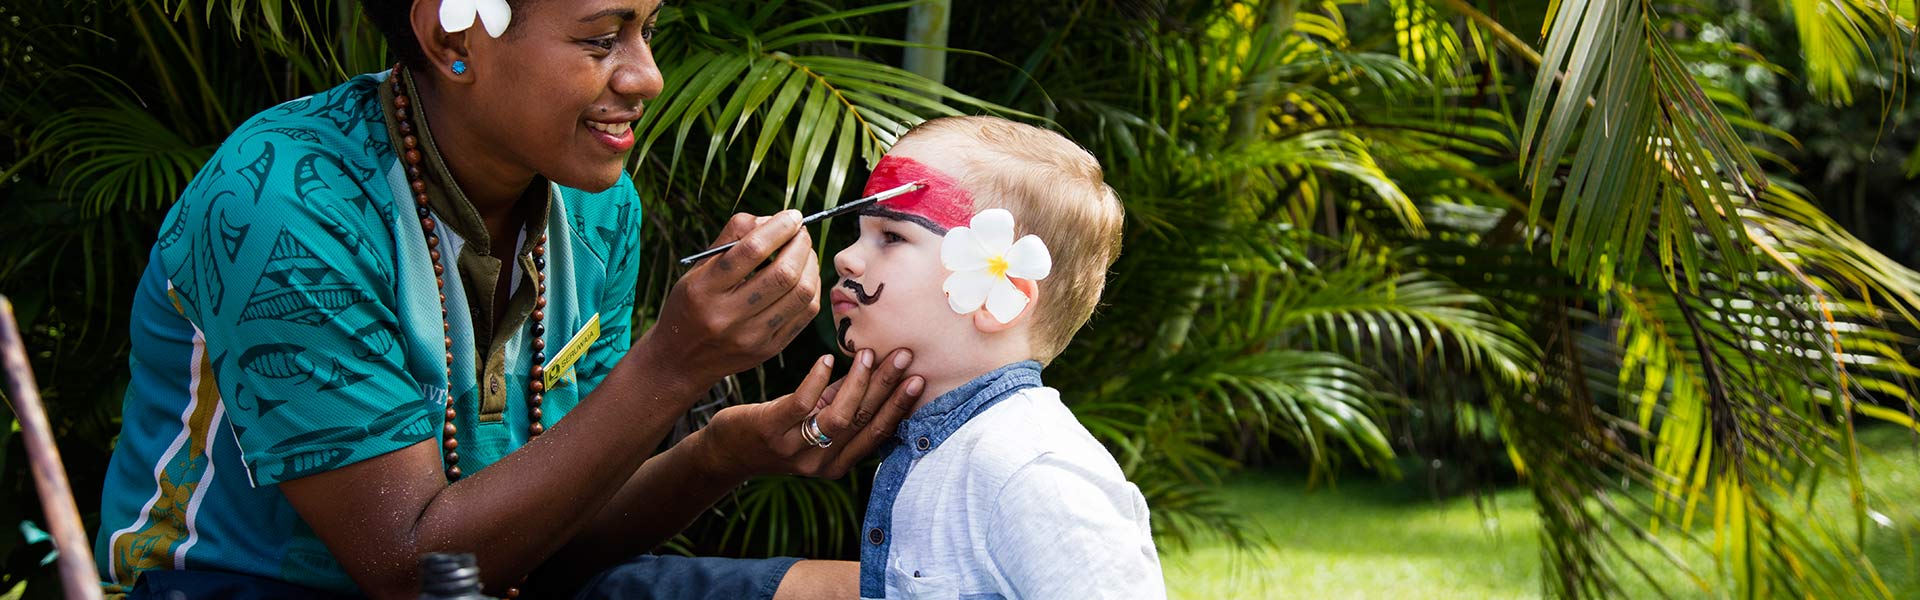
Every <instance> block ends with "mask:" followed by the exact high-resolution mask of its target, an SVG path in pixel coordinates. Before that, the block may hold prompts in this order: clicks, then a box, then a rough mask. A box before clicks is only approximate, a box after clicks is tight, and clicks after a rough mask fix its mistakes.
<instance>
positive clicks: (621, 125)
mask: <svg viewBox="0 0 1920 600" xmlns="http://www.w3.org/2000/svg"><path fill="white" fill-rule="evenodd" d="M587 129H588V130H590V131H592V132H593V137H594V138H595V139H598V140H600V143H602V144H606V145H607V147H608V148H612V149H613V151H614V152H626V151H627V150H630V149H632V148H633V122H632V121H621V122H617V123H603V122H600V121H587Z"/></svg>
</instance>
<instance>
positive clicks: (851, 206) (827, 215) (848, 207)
mask: <svg viewBox="0 0 1920 600" xmlns="http://www.w3.org/2000/svg"><path fill="white" fill-rule="evenodd" d="M924 187H927V186H926V184H923V183H920V182H918V181H915V182H913V183H909V184H906V185H902V186H900V187H897V188H893V189H890V190H887V191H884V192H880V193H878V194H874V195H872V196H867V197H865V198H861V199H859V200H854V201H852V202H847V203H843V204H841V205H839V206H835V207H833V208H829V209H826V210H823V211H820V212H817V213H813V214H811V215H807V218H805V219H801V220H800V226H801V227H806V226H807V225H808V224H810V223H813V222H815V221H820V220H823V219H831V218H834V217H838V216H841V215H845V214H847V213H850V212H853V211H856V210H860V209H862V208H865V207H866V206H867V205H869V204H873V203H875V202H879V201H882V200H886V199H888V198H893V197H895V196H899V195H901V194H905V193H907V192H912V191H915V190H919V189H920V188H924ZM738 243H740V242H737V241H735V242H727V243H725V244H721V245H719V246H715V247H713V248H709V249H707V250H703V251H701V252H700V253H698V254H694V255H693V256H689V257H686V258H682V259H680V264H681V265H683V266H687V265H692V264H693V263H696V262H700V259H703V258H707V257H710V256H713V255H715V254H719V253H721V252H726V251H727V249H728V248H732V247H733V245H734V244H738Z"/></svg>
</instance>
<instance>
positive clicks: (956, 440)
mask: <svg viewBox="0 0 1920 600" xmlns="http://www.w3.org/2000/svg"><path fill="white" fill-rule="evenodd" d="M942 447H943V448H952V449H955V450H960V451H961V452H960V453H959V454H960V455H961V456H963V457H964V462H963V463H962V464H965V465H966V468H967V470H968V471H970V472H971V473H969V475H970V476H971V477H972V478H974V479H976V480H979V479H983V478H984V479H989V480H994V481H999V482H1003V483H1004V482H1005V481H1007V480H1009V479H1011V478H1012V477H1013V476H1014V474H1016V473H1018V472H1019V471H1020V470H1021V469H1022V468H1023V467H1026V466H1028V465H1030V464H1033V463H1035V462H1036V461H1040V460H1042V459H1046V460H1047V462H1050V463H1056V464H1070V465H1073V466H1074V467H1076V468H1075V469H1074V471H1076V472H1080V473H1082V474H1083V475H1084V476H1086V477H1090V478H1095V479H1102V480H1108V481H1118V482H1123V481H1125V480H1126V475H1125V473H1123V472H1122V471H1121V470H1120V465H1119V463H1117V462H1115V461H1114V459H1113V455H1112V454H1110V453H1108V452H1107V449H1106V447H1105V446H1102V445H1101V444H1100V442H1099V440H1096V439H1094V437H1093V434H1092V433H1090V432H1088V431H1087V428H1086V427H1085V426H1083V425H1081V424H1080V421H1079V419H1077V418H1075V417H1074V416H1073V411H1071V410H1068V409H1067V406H1066V404H1064V403H1062V402H1061V401H1060V391H1059V390H1056V389H1053V388H1050V387H1036V388H1027V389H1025V390H1021V391H1019V392H1016V393H1015V394H1014V395H1012V396H1010V397H1008V398H1007V399H1005V400H1002V401H1000V402H999V403H998V404H995V405H993V406H992V407H990V408H988V409H987V410H985V411H982V412H981V413H980V414H979V415H977V416H975V417H974V418H973V419H972V420H970V421H968V422H967V424H966V425H964V426H962V427H961V428H960V429H959V430H958V431H956V432H954V435H953V436H952V437H951V438H949V439H948V440H947V441H946V443H945V444H943V446H942Z"/></svg>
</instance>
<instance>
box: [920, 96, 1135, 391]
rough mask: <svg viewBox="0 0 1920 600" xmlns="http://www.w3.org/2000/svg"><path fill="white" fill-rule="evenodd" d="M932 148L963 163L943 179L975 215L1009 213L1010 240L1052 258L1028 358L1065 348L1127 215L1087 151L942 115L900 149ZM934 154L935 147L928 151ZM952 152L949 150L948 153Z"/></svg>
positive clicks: (1026, 130)
mask: <svg viewBox="0 0 1920 600" xmlns="http://www.w3.org/2000/svg"><path fill="white" fill-rule="evenodd" d="M922 143H926V144H940V145H939V146H937V147H938V148H940V150H939V151H949V152H954V154H955V156H954V158H957V159H959V161H960V162H961V163H962V164H964V165H966V167H967V168H966V172H965V173H949V174H948V175H950V176H954V179H956V180H958V181H959V182H960V185H961V186H963V187H965V188H966V190H967V192H968V193H970V194H972V196H973V208H974V211H975V212H978V211H982V210H986V209H989V208H1003V209H1006V210H1007V211H1008V212H1012V213H1013V218H1014V223H1015V229H1016V231H1015V234H1016V236H1019V235H1027V234H1033V235H1037V236H1040V239H1041V240H1042V241H1044V242H1046V244H1047V249H1048V250H1050V251H1051V252H1052V254H1053V273H1052V274H1050V275H1048V276H1047V279H1046V281H1045V282H1043V283H1042V285H1041V287H1042V288H1043V289H1042V291H1041V293H1040V302H1039V304H1038V305H1037V306H1035V307H1034V311H1033V315H1032V317H1033V328H1032V332H1033V337H1032V343H1033V352H1034V358H1035V359H1036V360H1039V361H1040V362H1043V363H1050V362H1053V359H1054V357H1056V356H1059V355H1060V352H1061V351H1063V350H1066V348H1067V342H1070V341H1072V340H1073V334H1074V332H1076V331H1079V330H1080V326H1082V325H1085V324H1086V323H1087V319H1089V318H1091V317H1092V316H1093V309H1094V306H1095V305H1097V304H1099V303H1100V291H1101V289H1102V288H1104V287H1106V283H1107V269H1108V268H1110V267H1112V266H1113V261H1114V259H1116V258H1118V257H1119V256H1120V228H1121V221H1122V220H1123V219H1124V217H1125V216H1126V215H1125V211H1124V209H1122V208H1121V206H1120V197H1119V196H1118V195H1116V194H1114V192H1113V188H1112V187H1109V186H1108V185H1107V183H1106V179H1105V177H1104V174H1103V172H1102V171H1101V169H1100V161H1099V160H1096V159H1095V158H1094V157H1093V155H1092V154H1091V153H1088V152H1087V151H1086V149H1084V148H1081V147H1080V146H1079V145H1078V144H1075V143H1073V142H1072V141H1070V140H1068V139H1067V138H1065V137H1063V136H1061V135H1060V134H1058V133H1054V132H1052V131H1047V130H1045V129H1041V128H1039V127H1034V126H1032V125H1026V124H1022V123H1015V122H1013V121H1008V120H1006V119H1001V118H997V117H944V118H939V119H934V120H931V121H927V122H925V123H921V124H920V125H919V126H918V127H914V128H913V130H912V131H909V132H907V134H906V135H904V136H901V138H900V141H899V142H898V144H896V145H895V147H896V148H898V147H899V146H900V145H901V144H906V145H918V144H922ZM930 147H934V146H930ZM948 149H952V150H948Z"/></svg>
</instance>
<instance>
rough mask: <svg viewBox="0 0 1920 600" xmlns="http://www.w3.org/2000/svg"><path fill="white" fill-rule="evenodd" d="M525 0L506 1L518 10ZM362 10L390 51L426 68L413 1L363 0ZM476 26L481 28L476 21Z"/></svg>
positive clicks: (425, 58)
mask: <svg viewBox="0 0 1920 600" xmlns="http://www.w3.org/2000/svg"><path fill="white" fill-rule="evenodd" d="M522 4H525V2H524V0H507V5H508V6H511V7H513V8H515V9H519V8H520V7H521V5H522ZM360 11H361V12H364V13H367V20H369V21H373V26H374V28H376V29H379V30H380V35H381V36H383V37H385V38H387V53H388V54H391V55H393V57H394V58H395V59H397V60H399V61H400V62H401V64H405V65H407V66H408V67H412V68H414V69H424V68H427V67H428V66H429V65H428V64H427V54H426V53H425V52H422V51H421V50H420V39H419V38H416V37H414V36H413V0H360ZM473 26H474V29H475V30H478V29H480V27H481V25H480V24H479V23H477V22H476V23H474V25H473Z"/></svg>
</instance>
